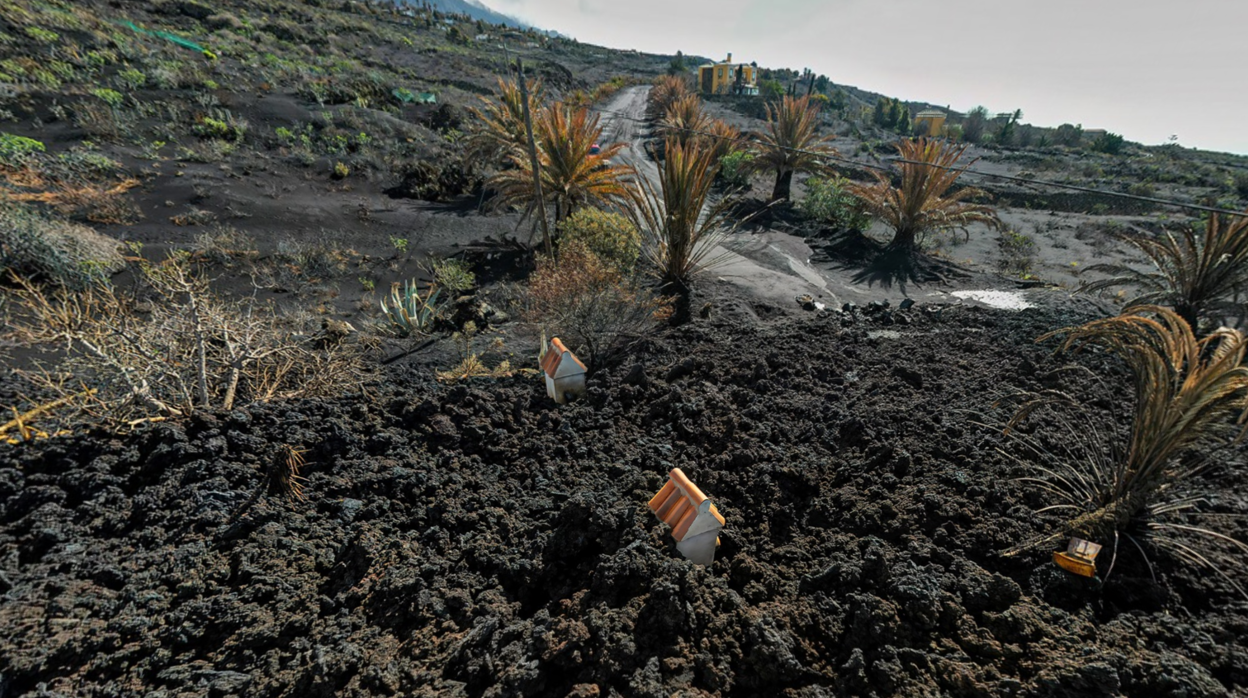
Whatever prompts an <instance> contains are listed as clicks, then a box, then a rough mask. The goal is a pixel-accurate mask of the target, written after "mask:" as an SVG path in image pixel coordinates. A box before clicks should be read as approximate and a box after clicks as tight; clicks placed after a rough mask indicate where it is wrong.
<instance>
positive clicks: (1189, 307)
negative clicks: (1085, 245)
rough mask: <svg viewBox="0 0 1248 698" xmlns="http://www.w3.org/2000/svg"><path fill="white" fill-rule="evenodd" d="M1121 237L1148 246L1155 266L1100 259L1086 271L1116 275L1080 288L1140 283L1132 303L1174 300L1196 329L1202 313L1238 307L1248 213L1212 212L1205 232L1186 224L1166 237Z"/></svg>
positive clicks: (1247, 283)
mask: <svg viewBox="0 0 1248 698" xmlns="http://www.w3.org/2000/svg"><path fill="white" fill-rule="evenodd" d="M1117 237H1118V238H1119V239H1120V240H1122V241H1123V242H1126V243H1127V244H1129V245H1131V246H1133V247H1135V248H1136V249H1138V250H1139V251H1140V252H1142V253H1143V254H1144V256H1145V257H1147V258H1148V261H1149V262H1150V263H1151V264H1152V266H1153V268H1152V269H1151V270H1148V271H1139V270H1136V269H1132V268H1130V267H1127V266H1124V265H1121V264H1096V265H1093V266H1090V267H1088V268H1087V269H1085V270H1084V271H1085V272H1097V273H1104V274H1112V276H1111V277H1110V278H1108V279H1102V280H1100V281H1091V282H1087V283H1084V284H1083V285H1082V286H1080V288H1079V290H1080V291H1083V292H1094V291H1101V290H1104V289H1109V288H1117V287H1121V286H1135V287H1136V288H1138V289H1139V294H1138V295H1136V296H1135V297H1134V298H1132V299H1131V300H1130V302H1129V303H1128V304H1127V307H1134V306H1139V305H1167V306H1170V307H1171V308H1174V311H1175V312H1176V313H1178V314H1179V316H1180V317H1182V318H1183V319H1184V320H1187V322H1188V324H1190V325H1191V326H1192V329H1193V330H1195V331H1199V330H1198V328H1197V323H1199V321H1200V319H1201V318H1202V317H1204V318H1210V317H1211V316H1213V317H1212V318H1211V319H1214V320H1215V321H1216V319H1217V317H1219V316H1223V317H1224V316H1227V315H1231V314H1234V313H1235V312H1237V311H1238V306H1239V304H1240V302H1242V300H1243V295H1244V293H1245V291H1248V216H1243V217H1233V218H1232V219H1231V220H1230V221H1223V220H1221V219H1219V217H1218V214H1216V213H1215V214H1211V215H1210V216H1209V220H1208V221H1207V222H1206V224H1205V230H1204V234H1199V233H1197V232H1196V230H1195V229H1194V228H1193V227H1191V226H1185V227H1184V228H1183V230H1182V231H1181V232H1180V233H1179V234H1178V235H1175V234H1173V233H1170V232H1166V233H1165V234H1164V235H1163V236H1162V237H1160V238H1152V237H1146V236H1144V235H1142V234H1140V233H1127V232H1122V233H1118V234H1117Z"/></svg>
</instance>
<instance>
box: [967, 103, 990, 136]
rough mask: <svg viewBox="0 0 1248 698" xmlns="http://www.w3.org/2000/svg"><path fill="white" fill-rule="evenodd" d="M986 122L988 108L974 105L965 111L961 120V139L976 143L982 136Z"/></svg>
mask: <svg viewBox="0 0 1248 698" xmlns="http://www.w3.org/2000/svg"><path fill="white" fill-rule="evenodd" d="M987 123H988V108H987V107H975V108H974V109H972V110H970V111H969V112H967V113H966V119H965V120H964V121H963V122H962V140H964V141H966V142H967V143H978V142H979V141H980V139H982V138H983V137H984V127H985V125H987Z"/></svg>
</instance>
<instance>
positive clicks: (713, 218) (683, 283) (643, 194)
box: [629, 139, 731, 292]
mask: <svg viewBox="0 0 1248 698" xmlns="http://www.w3.org/2000/svg"><path fill="white" fill-rule="evenodd" d="M715 168H716V161H715V159H714V153H713V151H712V150H711V149H710V148H708V147H707V146H706V144H705V143H702V142H699V141H693V142H692V143H690V144H689V145H688V146H687V147H686V146H682V145H681V144H680V143H678V142H676V141H675V140H671V139H669V140H668V141H667V144H666V157H665V158H664V160H663V164H662V167H661V168H660V169H659V184H658V186H657V187H656V186H655V185H654V184H653V183H652V182H649V181H646V180H644V179H643V180H640V181H638V182H637V184H636V196H635V197H634V198H635V201H634V202H633V205H632V206H631V207H630V209H629V212H630V217H631V218H632V220H633V223H634V224H635V225H636V226H637V229H638V230H640V231H641V234H642V254H643V255H644V256H645V258H646V260H647V261H648V262H649V264H650V265H651V266H652V268H653V269H654V271H655V273H656V274H657V275H658V276H659V277H660V278H661V279H662V280H663V281H664V283H666V284H668V285H669V286H670V287H672V288H673V290H675V291H677V292H687V290H688V288H689V282H690V280H691V279H692V277H693V276H694V274H695V273H696V272H697V271H698V270H700V269H705V268H706V267H708V266H712V265H714V263H715V262H716V261H718V260H716V259H714V258H713V257H712V253H713V251H714V249H715V246H716V244H717V243H718V242H720V241H721V240H722V239H723V237H724V236H725V235H727V233H728V232H730V231H731V226H730V225H729V221H728V209H727V203H726V202H720V203H718V204H715V205H712V206H709V207H708V200H709V198H710V194H711V187H712V185H713V184H714V182H715V173H716V170H715Z"/></svg>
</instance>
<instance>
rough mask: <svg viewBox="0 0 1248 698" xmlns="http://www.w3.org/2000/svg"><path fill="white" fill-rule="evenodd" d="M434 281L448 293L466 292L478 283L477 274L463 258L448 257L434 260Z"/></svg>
mask: <svg viewBox="0 0 1248 698" xmlns="http://www.w3.org/2000/svg"><path fill="white" fill-rule="evenodd" d="M431 266H432V272H433V274H432V275H433V283H434V284H435V285H437V286H441V287H442V288H444V289H446V290H447V292H448V293H464V292H465V291H470V290H472V287H473V286H476V285H477V276H476V274H473V273H472V270H471V269H469V268H468V263H467V262H465V261H464V260H462V259H455V258H451V257H448V258H446V259H435V260H434V261H433V264H432V265H431Z"/></svg>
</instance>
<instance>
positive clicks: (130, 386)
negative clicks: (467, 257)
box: [14, 253, 363, 422]
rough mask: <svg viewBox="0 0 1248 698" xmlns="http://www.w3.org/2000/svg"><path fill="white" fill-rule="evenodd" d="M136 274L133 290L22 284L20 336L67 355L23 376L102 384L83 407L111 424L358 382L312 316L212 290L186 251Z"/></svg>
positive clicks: (348, 349)
mask: <svg viewBox="0 0 1248 698" xmlns="http://www.w3.org/2000/svg"><path fill="white" fill-rule="evenodd" d="M134 272H135V276H136V278H137V283H136V284H135V288H134V290H133V291H132V292H130V293H122V292H119V291H118V290H117V289H116V288H113V287H111V286H108V285H106V284H102V283H98V284H94V285H91V286H88V287H86V288H85V289H83V290H81V291H76V292H64V291H49V290H46V289H44V288H42V287H40V286H38V285H36V284H34V283H31V282H29V281H24V280H23V281H21V282H20V288H19V290H18V291H17V292H16V294H15V300H16V305H17V306H18V308H19V310H20V312H19V313H17V315H18V316H19V318H20V319H19V320H17V321H16V322H15V324H14V326H15V330H16V332H15V335H16V336H17V337H18V338H19V339H20V340H22V341H24V342H25V343H27V344H29V345H33V346H36V347H37V348H40V349H45V350H52V349H55V350H57V351H58V355H59V356H60V357H61V358H60V359H59V360H58V361H56V362H54V363H53V364H51V365H48V366H44V367H42V371H40V372H34V373H28V374H26V375H27V377H28V378H30V379H32V380H33V381H34V382H36V383H37V384H39V385H40V387H41V388H43V389H45V390H49V391H50V392H52V393H54V394H57V393H59V394H66V393H68V392H81V391H82V390H83V389H84V388H90V389H96V390H97V392H96V393H95V394H94V395H93V396H92V398H91V400H90V401H89V402H88V403H87V404H86V405H85V406H84V409H85V410H86V412H87V414H88V415H89V416H91V417H94V418H97V419H103V420H107V421H112V422H117V421H121V422H126V421H132V420H134V419H136V418H138V419H142V418H148V417H157V416H172V415H182V414H188V413H190V412H192V411H194V410H196V409H214V408H219V409H232V408H234V407H237V406H240V405H247V404H251V403H256V402H266V401H270V400H278V399H289V398H296V397H314V396H327V395H333V394H338V393H341V392H343V391H345V390H350V389H352V388H353V387H354V386H358V384H359V381H360V379H361V376H362V372H363V369H362V366H361V363H360V361H359V355H358V351H357V350H356V348H355V347H354V346H351V345H349V344H346V343H343V342H340V341H331V340H329V339H327V338H325V337H324V336H321V337H319V338H318V336H317V335H315V334H313V332H312V325H311V324H310V323H309V322H307V321H305V320H303V319H301V318H297V317H292V316H288V315H284V314H280V313H278V312H277V311H276V310H275V309H274V308H273V307H272V306H266V305H261V304H259V303H256V302H254V301H242V302H235V301H229V300H225V299H223V298H221V297H219V296H217V295H215V294H213V293H212V292H211V291H209V290H208V282H207V280H206V279H204V278H203V277H202V276H201V275H199V274H198V273H196V271H195V270H194V268H193V267H192V266H191V263H190V255H189V253H181V254H177V255H174V256H172V257H170V258H169V259H168V260H166V261H165V262H163V263H161V264H152V263H148V262H136V263H135V264H134ZM318 339H319V341H318Z"/></svg>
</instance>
